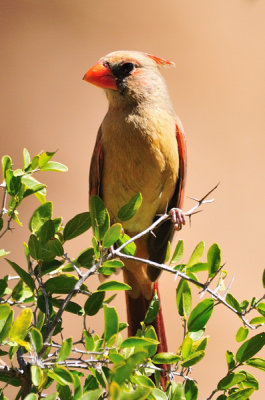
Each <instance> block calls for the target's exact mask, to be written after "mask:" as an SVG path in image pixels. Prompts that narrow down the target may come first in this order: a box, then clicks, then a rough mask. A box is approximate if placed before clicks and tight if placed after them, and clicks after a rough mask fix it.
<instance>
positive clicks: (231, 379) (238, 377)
mask: <svg viewBox="0 0 265 400" xmlns="http://www.w3.org/2000/svg"><path fill="white" fill-rule="evenodd" d="M245 379H246V375H245V374H242V373H236V374H234V373H233V372H232V373H230V374H228V375H226V376H225V377H224V378H223V379H221V380H220V381H219V383H218V385H217V388H218V390H226V389H230V388H231V387H233V386H235V385H237V384H238V383H240V382H242V381H244V380H245Z"/></svg>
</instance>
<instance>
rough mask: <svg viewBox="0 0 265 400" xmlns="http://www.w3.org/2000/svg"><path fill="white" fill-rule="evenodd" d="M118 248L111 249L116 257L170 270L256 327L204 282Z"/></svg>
mask: <svg viewBox="0 0 265 400" xmlns="http://www.w3.org/2000/svg"><path fill="white" fill-rule="evenodd" d="M118 250H119V249H117V250H114V251H113V253H114V255H116V256H117V257H120V258H125V259H128V260H134V261H139V262H141V263H144V264H147V265H151V266H152V267H155V268H158V269H160V270H162V271H167V272H170V273H171V274H178V275H179V276H180V277H181V278H183V279H185V280H186V281H188V282H190V283H193V284H194V285H197V286H200V287H201V288H202V289H203V290H206V291H207V292H208V293H210V294H211V296H212V297H213V298H214V299H215V300H217V301H218V302H220V303H222V304H224V305H225V306H226V307H227V308H229V309H230V310H231V311H233V312H234V313H235V314H237V315H238V316H239V317H240V318H241V320H242V321H243V323H244V324H245V325H246V326H247V327H248V328H250V329H256V328H255V327H254V326H252V325H250V324H249V323H248V322H247V321H246V319H245V318H244V316H243V315H242V314H241V313H239V312H238V311H237V310H236V309H235V308H234V307H232V306H230V304H228V303H227V302H226V301H225V299H224V298H223V297H222V296H220V295H219V294H218V293H215V292H214V290H212V289H210V288H209V287H205V284H204V283H201V282H198V281H196V280H195V279H192V278H190V277H189V276H188V275H186V274H184V273H183V272H180V271H176V270H174V269H172V268H170V267H168V266H167V265H165V264H159V263H156V262H154V261H151V260H146V259H145V258H140V257H135V256H130V255H127V254H124V253H121V252H120V251H118Z"/></svg>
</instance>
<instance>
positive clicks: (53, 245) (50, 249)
mask: <svg viewBox="0 0 265 400" xmlns="http://www.w3.org/2000/svg"><path fill="white" fill-rule="evenodd" d="M63 254H64V249H63V246H62V244H61V242H60V240H59V239H50V240H48V242H47V243H46V244H44V245H42V246H41V256H40V259H41V260H43V261H51V260H52V259H53V258H54V257H56V256H58V257H62V256H63Z"/></svg>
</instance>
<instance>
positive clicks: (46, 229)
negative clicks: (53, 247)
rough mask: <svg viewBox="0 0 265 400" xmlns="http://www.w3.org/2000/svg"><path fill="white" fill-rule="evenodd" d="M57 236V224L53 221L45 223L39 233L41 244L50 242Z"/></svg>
mask: <svg viewBox="0 0 265 400" xmlns="http://www.w3.org/2000/svg"><path fill="white" fill-rule="evenodd" d="M54 234H55V223H54V221H52V220H51V219H49V220H48V221H46V222H44V224H43V225H42V226H41V227H40V229H39V231H38V237H39V239H40V242H41V243H43V244H44V243H47V242H48V240H50V239H52V238H53V237H54Z"/></svg>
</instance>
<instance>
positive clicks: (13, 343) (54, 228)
mask: <svg viewBox="0 0 265 400" xmlns="http://www.w3.org/2000/svg"><path fill="white" fill-rule="evenodd" d="M53 155H54V153H53V152H52V153H51V152H42V153H40V154H39V155H37V156H34V157H33V158H32V160H31V158H30V155H29V153H28V151H27V150H24V152H23V168H21V169H17V170H14V169H13V166H12V161H11V158H10V157H9V156H4V157H3V159H2V168H3V179H4V182H3V184H2V188H3V204H4V206H3V209H2V215H1V218H2V220H3V217H7V218H8V219H7V222H6V225H7V227H6V230H5V228H3V226H4V223H3V224H2V225H3V226H2V229H3V232H7V230H9V229H10V223H11V221H13V220H15V221H16V222H18V217H17V215H18V214H17V208H18V206H19V205H20V203H21V201H22V200H24V198H25V197H27V196H29V195H31V194H34V195H35V196H36V197H37V198H38V200H40V202H41V205H40V206H39V207H38V208H37V209H36V210H35V211H34V212H33V214H32V217H31V219H30V221H29V231H30V234H29V237H28V240H27V241H26V243H24V251H25V259H24V261H23V260H21V261H20V262H19V264H17V263H16V262H15V261H13V260H11V259H10V258H6V261H7V262H8V263H9V265H10V267H11V268H12V269H13V270H14V272H15V277H10V276H8V275H7V276H4V277H3V278H2V279H0V354H1V355H2V356H4V355H5V356H6V357H8V359H9V364H8V365H7V364H6V366H4V367H3V368H1V366H0V381H1V382H2V383H3V386H2V388H1V389H0V400H1V399H4V398H5V397H4V392H5V388H6V387H7V386H8V385H12V386H15V387H17V388H18V394H17V396H16V399H19V398H20V397H22V398H26V399H27V400H36V399H39V398H41V396H44V395H46V391H47V389H48V388H49V387H50V386H51V385H53V386H52V387H53V389H54V390H53V392H54V393H53V394H50V395H49V396H47V397H46V398H47V399H48V400H53V399H58V398H59V399H61V400H64V399H67V400H68V399H69V400H71V399H73V400H79V399H80V400H93V399H95V400H96V399H104V398H110V399H113V400H118V399H121V400H133V399H137V400H141V399H143V400H144V399H148V400H161V399H162V400H163V399H169V400H178V399H180V400H185V399H186V400H196V399H197V398H198V391H199V389H198V385H197V383H196V381H195V379H194V378H193V377H192V376H191V372H192V367H194V366H195V365H196V364H198V363H199V362H200V361H201V360H202V359H203V357H204V355H205V352H206V348H207V343H208V340H209V337H208V336H207V335H206V334H205V333H206V332H205V331H206V327H207V323H208V321H209V319H210V317H211V315H212V313H213V311H214V310H215V306H216V305H217V304H219V303H220V301H221V299H222V298H221V297H220V296H219V295H218V296H219V297H218V296H217V295H216V296H215V297H213V296H212V297H209V298H205V299H203V300H200V301H199V302H197V303H196V304H195V305H194V304H193V298H192V290H191V285H194V286H195V288H198V287H199V288H200V290H201V289H202V290H203V293H204V292H206V289H208V288H209V286H210V285H213V284H214V283H215V282H216V281H217V283H216V286H215V293H217V294H218V293H219V291H224V290H225V278H226V275H227V272H226V271H224V270H223V265H222V264H221V251H220V248H219V246H218V245H217V244H216V243H214V244H213V245H212V246H210V248H209V249H208V251H207V255H206V261H202V257H203V253H204V247H205V246H204V243H203V242H200V243H199V244H198V245H197V246H196V248H195V249H194V251H193V253H192V255H191V256H190V257H189V259H188V261H187V262H186V263H179V262H180V260H181V259H182V258H183V254H184V243H183V241H182V240H179V241H178V243H177V245H176V247H175V249H174V251H172V253H173V254H172V257H171V258H170V246H168V252H167V258H168V260H169V265H170V268H171V269H170V271H171V272H172V273H174V274H175V275H176V276H177V275H178V274H179V276H180V279H179V282H178V283H177V287H176V307H177V312H178V315H179V318H180V319H181V323H182V325H183V340H180V342H179V343H176V346H175V348H174V351H171V352H166V353H157V348H158V344H159V342H158V340H157V333H156V331H155V328H154V326H153V322H154V320H155V319H156V316H157V314H158V312H159V308H160V304H159V298H158V296H157V293H155V294H154V297H153V299H152V301H151V303H150V306H149V308H148V310H147V313H146V315H145V319H144V321H142V323H141V329H139V330H138V331H137V333H136V335H135V336H133V337H128V338H126V339H124V336H123V335H122V333H121V332H122V331H123V330H124V329H125V328H126V327H127V324H126V323H124V322H121V321H120V319H119V315H118V312H117V310H116V308H115V307H114V306H112V305H111V302H112V300H113V299H114V297H115V296H116V295H117V294H118V292H119V291H127V290H130V289H131V288H130V286H129V285H127V284H125V283H123V282H121V281H119V280H116V279H115V278H113V276H114V275H115V274H116V272H117V271H119V270H120V269H122V268H123V267H124V263H123V257H124V258H126V257H128V256H129V257H133V256H135V253H136V245H135V243H134V241H133V240H132V239H131V238H130V237H129V236H128V235H126V234H125V233H124V231H123V228H122V222H123V221H127V220H129V219H130V218H133V217H134V215H135V214H136V213H137V211H138V210H139V208H140V207H141V203H142V196H141V194H139V193H138V194H135V196H134V197H133V198H132V199H131V200H130V201H129V202H128V203H127V204H125V205H124V206H123V207H122V208H121V210H120V211H119V213H118V219H117V220H116V221H113V223H111V221H110V215H109V213H108V211H107V209H106V207H105V205H104V203H103V201H102V200H101V199H100V198H99V197H98V196H92V197H91V198H90V207H89V208H90V211H84V212H81V213H79V214H77V215H75V216H73V218H71V219H70V220H69V221H68V222H67V223H65V224H64V222H63V220H62V218H61V217H54V216H53V204H52V202H50V201H46V198H45V195H46V187H45V185H43V184H41V183H39V182H38V181H36V180H35V178H33V176H32V175H33V174H34V173H36V172H38V171H41V170H44V171H45V170H56V171H65V170H66V167H65V166H63V165H62V164H60V163H58V162H54V161H51V158H52V157H53ZM7 199H9V203H8V211H7V212H6V214H7V215H5V204H7V203H6V202H7ZM89 229H92V232H93V237H92V245H91V246H90V247H88V248H86V249H84V250H83V251H82V252H81V253H80V254H77V255H76V256H75V257H68V255H67V253H66V251H65V244H66V243H67V242H69V241H70V240H74V239H75V238H77V237H79V236H80V235H81V234H84V233H85V232H87V231H88V230H89ZM116 250H119V254H120V257H119V258H117V257H115V251H116ZM0 254H1V255H2V256H3V255H7V252H6V251H4V250H2V251H1V253H0ZM95 274H102V275H104V276H105V277H109V279H108V280H106V281H105V282H103V283H101V284H99V285H98V287H97V289H96V290H93V289H91V286H90V285H91V284H90V280H89V278H90V277H91V276H92V275H95ZM202 274H204V275H203V276H205V274H206V281H205V282H203V283H202V282H201V279H202V278H201V277H202ZM10 278H16V280H17V281H16V284H15V286H14V287H13V288H12V289H11V288H10V287H9V282H10ZM263 287H265V278H264V276H263ZM113 292H114V294H113ZM76 294H79V296H78V300H76V298H77V297H76ZM80 299H81V300H80ZM222 304H224V305H226V306H227V307H229V308H230V310H232V311H233V312H235V313H236V314H237V316H239V317H241V320H242V318H243V317H245V316H246V315H247V314H248V313H250V312H256V313H258V315H256V316H255V317H254V318H252V320H251V321H250V324H253V325H254V326H255V328H259V327H260V326H261V324H263V323H264V318H265V308H264V302H263V298H262V299H257V298H255V297H253V298H252V299H250V300H243V301H241V302H240V301H238V300H237V299H236V298H235V297H234V296H232V295H231V294H230V293H226V294H225V296H224V299H222ZM16 308H18V309H19V311H20V312H19V313H17V312H16V313H15V310H16ZM68 313H70V314H71V315H72V318H79V319H80V318H81V319H82V322H83V327H84V328H83V330H82V332H80V338H79V339H76V338H72V337H67V338H65V337H64V335H63V327H64V318H65V315H67V314H68ZM97 314H99V315H101V316H102V318H103V320H104V329H103V332H101V333H99V332H93V330H92V329H91V326H90V323H91V322H90V321H91V318H90V317H91V316H94V315H97ZM15 315H16V317H15ZM58 334H60V335H58ZM248 334H249V327H246V326H241V327H240V328H239V329H238V331H237V333H236V340H237V341H238V342H242V343H241V345H240V346H239V348H238V351H237V352H236V354H235V355H234V354H233V353H232V352H230V351H227V354H226V359H227V366H228V372H227V375H226V376H225V377H224V378H222V379H221V380H220V381H219V383H218V384H217V387H216V389H215V390H214V392H213V395H214V394H215V393H217V392H221V394H220V395H219V397H218V399H219V400H222V399H231V400H233V399H239V398H240V399H244V398H245V399H248V398H250V395H251V394H252V393H253V392H254V391H255V390H258V382H257V380H256V378H255V377H254V376H253V375H251V374H250V373H249V372H246V371H244V370H243V369H242V368H244V366H251V367H254V368H258V369H260V370H265V365H264V363H265V361H264V360H263V359H262V358H258V357H256V354H257V353H258V352H259V351H260V350H261V349H262V347H263V346H264V344H265V335H264V333H259V334H257V335H255V336H252V337H251V338H249V339H247V337H248ZM15 357H17V360H18V362H19V367H20V368H17V367H15V366H14V365H15V364H14V359H15ZM165 376H166V377H167V383H166V386H165V385H163V384H162V382H163V377H165ZM161 377H162V379H161ZM25 382H27V385H25ZM25 386H26V387H27V393H26V394H25ZM240 396H241V397H240ZM210 398H212V397H209V399H210Z"/></svg>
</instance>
